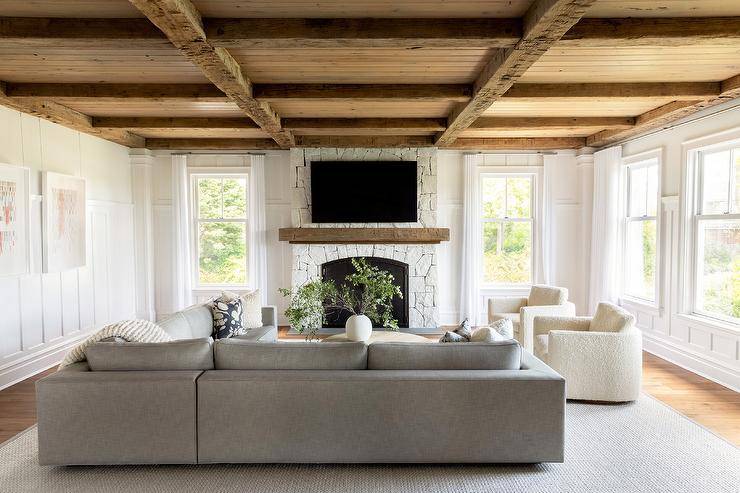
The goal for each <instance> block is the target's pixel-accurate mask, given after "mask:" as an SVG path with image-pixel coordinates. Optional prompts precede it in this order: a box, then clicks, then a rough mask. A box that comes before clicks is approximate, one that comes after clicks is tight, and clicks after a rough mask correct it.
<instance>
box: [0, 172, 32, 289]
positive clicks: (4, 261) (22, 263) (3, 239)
mask: <svg viewBox="0 0 740 493" xmlns="http://www.w3.org/2000/svg"><path fill="white" fill-rule="evenodd" d="M28 186H29V171H28V168H21V167H17V166H9V165H5V164H0V276H9V275H21V274H27V273H28V272H29V255H30V249H29V242H28V237H29V234H28V231H29V224H28V223H29V214H28V210H29V202H28V200H29V189H28Z"/></svg>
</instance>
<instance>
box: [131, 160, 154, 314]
mask: <svg viewBox="0 0 740 493" xmlns="http://www.w3.org/2000/svg"><path fill="white" fill-rule="evenodd" d="M130 158H131V175H132V176H131V186H132V193H133V200H134V242H135V254H136V316H137V317H138V318H142V319H145V320H155V319H156V310H155V302H154V232H153V229H152V228H153V226H154V215H153V213H154V211H153V200H152V193H153V192H152V180H153V178H152V173H153V169H152V167H153V164H154V156H153V155H152V154H151V152H149V151H148V150H146V149H132V150H131V151H130Z"/></svg>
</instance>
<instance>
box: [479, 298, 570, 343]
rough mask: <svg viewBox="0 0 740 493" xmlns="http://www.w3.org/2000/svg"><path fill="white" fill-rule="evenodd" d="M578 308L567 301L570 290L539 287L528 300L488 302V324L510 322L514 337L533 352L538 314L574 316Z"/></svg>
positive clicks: (494, 299) (496, 299) (505, 299)
mask: <svg viewBox="0 0 740 493" xmlns="http://www.w3.org/2000/svg"><path fill="white" fill-rule="evenodd" d="M575 314H576V307H575V305H574V304H573V303H570V302H569V301H568V290H567V289H566V288H559V287H556V286H545V285H539V284H536V285H534V286H532V288H531V289H530V291H529V296H528V297H527V298H516V297H503V298H501V297H500V298H496V297H494V298H489V299H488V323H489V324H492V323H494V322H496V321H497V320H501V319H508V320H511V324H512V325H513V326H514V338H515V339H516V340H517V341H519V344H521V345H522V347H523V348H524V349H526V350H527V351H529V352H532V351H533V346H534V344H533V332H532V323H533V321H534V317H536V316H538V315H552V316H571V317H572V316H574V315H575Z"/></svg>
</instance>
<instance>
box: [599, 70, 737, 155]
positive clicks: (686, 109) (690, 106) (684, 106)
mask: <svg viewBox="0 0 740 493" xmlns="http://www.w3.org/2000/svg"><path fill="white" fill-rule="evenodd" d="M720 86H721V88H722V92H721V93H720V94H719V95H717V96H713V97H708V98H704V99H701V100H697V101H673V102H671V103H668V104H665V105H663V106H660V107H658V108H654V109H652V110H650V111H646V112H645V113H643V114H641V115H639V116H637V117H636V118H635V126H634V127H632V128H629V129H624V130H602V131H601V132H598V133H595V134H594V135H591V136H589V137H587V139H586V145H588V146H590V147H602V146H605V145H610V144H614V143H616V142H620V141H622V140H625V139H628V138H630V137H635V136H637V135H640V134H643V133H645V132H649V131H651V130H657V129H660V128H663V127H666V126H668V125H670V124H672V123H673V122H675V121H677V120H680V119H681V118H684V117H687V116H690V115H692V114H694V113H696V112H697V111H700V110H703V109H705V108H711V107H712V106H717V105H718V104H722V103H724V102H727V101H730V100H731V99H734V98H737V97H740V74H738V75H736V76H734V77H730V78H729V79H726V80H724V81H722V82H721V83H720Z"/></svg>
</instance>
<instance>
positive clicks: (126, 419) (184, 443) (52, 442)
mask: <svg viewBox="0 0 740 493" xmlns="http://www.w3.org/2000/svg"><path fill="white" fill-rule="evenodd" d="M201 373H202V372H201V371H88V367H87V363H76V364H75V365H72V366H70V367H67V368H66V369H64V370H62V371H59V372H57V373H55V374H53V375H50V376H48V377H46V378H43V379H41V380H39V381H38V382H37V383H36V397H37V410H38V436H39V463H40V464H41V465H85V464H194V463H196V462H197V461H198V455H197V440H196V406H195V403H196V380H197V378H198V376H199V375H200V374H201Z"/></svg>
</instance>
